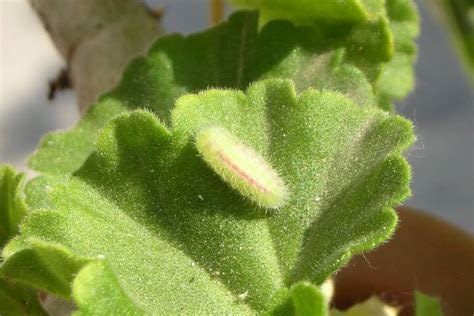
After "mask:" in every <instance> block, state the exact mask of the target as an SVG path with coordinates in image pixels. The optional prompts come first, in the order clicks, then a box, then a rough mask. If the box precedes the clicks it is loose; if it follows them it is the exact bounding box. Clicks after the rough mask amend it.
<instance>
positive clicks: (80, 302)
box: [72, 259, 146, 316]
mask: <svg viewBox="0 0 474 316" xmlns="http://www.w3.org/2000/svg"><path fill="white" fill-rule="evenodd" d="M72 288H73V295H74V300H75V302H76V304H77V306H78V311H76V312H75V313H74V315H75V316H79V315H88V316H90V315H146V314H145V312H144V311H143V310H141V309H140V308H139V307H138V306H137V305H136V304H135V302H133V301H132V300H131V299H130V297H128V296H127V294H126V293H125V292H124V291H123V290H122V288H121V286H120V284H119V282H118V280H117V278H116V276H115V273H114V272H113V271H112V270H111V268H110V266H109V264H108V263H107V262H106V260H103V259H100V260H96V261H94V262H91V263H89V264H88V265H86V266H85V267H84V268H83V269H82V270H81V271H80V272H79V274H78V275H77V277H76V278H75V279H74V283H73V286H72Z"/></svg>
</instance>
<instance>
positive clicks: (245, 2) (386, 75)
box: [231, 0, 419, 110]
mask: <svg viewBox="0 0 474 316" xmlns="http://www.w3.org/2000/svg"><path fill="white" fill-rule="evenodd" d="M231 2H234V3H235V4H238V5H240V6H243V7H246V8H252V9H259V10H260V12H261V16H262V19H261V23H262V24H264V23H266V22H268V21H270V20H273V19H287V20H290V21H293V22H295V23H296V24H298V25H316V26H318V27H319V28H320V29H321V30H322V31H323V32H325V33H327V34H330V35H331V36H333V37H340V36H341V34H344V35H343V38H344V43H345V46H346V47H348V48H349V54H348V61H349V62H351V63H353V64H354V65H356V66H357V67H359V68H360V69H362V70H363V71H364V73H365V74H366V76H367V77H368V78H369V80H370V82H371V83H372V84H373V88H374V92H375V93H376V95H377V99H378V104H379V106H380V107H381V108H383V109H386V110H389V109H390V108H391V102H392V101H393V100H398V99H402V98H404V97H405V96H406V95H407V94H408V93H409V92H410V91H411V90H412V89H413V86H414V71H413V63H414V62H415V60H416V45H415V39H416V37H417V36H418V33H419V18H418V14H417V10H416V6H415V4H414V2H413V1H412V0H360V1H359V0H351V1H334V0H321V1H293V0H278V1H272V0H231Z"/></svg>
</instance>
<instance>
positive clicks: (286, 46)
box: [29, 12, 383, 174]
mask: <svg viewBox="0 0 474 316" xmlns="http://www.w3.org/2000/svg"><path fill="white" fill-rule="evenodd" d="M257 24H258V14H256V13H254V12H239V13H236V14H234V15H232V16H231V17H230V19H229V21H227V22H225V23H222V24H221V25H219V26H217V27H215V28H212V29H210V30H207V31H205V32H201V33H197V34H193V35H190V36H188V37H182V36H180V35H170V36H166V37H163V38H161V39H159V40H158V41H157V42H156V43H155V44H154V45H153V46H152V48H151V49H150V51H149V53H148V56H146V57H140V58H137V59H135V60H133V61H131V62H130V65H129V66H128V67H127V69H126V71H125V73H124V75H123V78H122V81H121V82H120V84H119V85H118V87H117V88H116V89H114V90H113V91H111V92H110V93H108V94H106V95H105V96H103V97H102V98H101V99H100V100H99V101H98V103H97V104H96V105H94V106H92V107H91V109H90V110H89V112H88V113H87V114H86V115H85V116H84V117H83V118H82V119H81V121H80V122H79V124H78V125H77V126H76V127H75V128H74V129H72V130H71V131H68V132H55V133H52V134H49V135H47V136H46V137H45V138H44V139H43V140H42V142H41V145H40V148H39V149H38V151H37V152H36V153H35V154H34V155H33V156H32V157H31V158H30V161H29V165H30V167H31V168H33V169H35V170H37V171H41V172H45V173H49V174H67V173H70V172H73V171H75V170H77V169H78V168H79V167H80V166H81V165H82V164H83V163H84V161H85V159H86V158H87V157H88V155H89V154H90V153H91V152H92V151H93V150H94V144H95V140H96V137H97V132H98V130H99V129H100V128H102V127H103V126H104V125H105V124H106V123H107V122H108V121H109V120H110V119H111V118H112V117H114V116H115V115H117V114H119V113H121V112H124V111H128V110H133V109H148V110H150V111H153V112H154V113H155V114H157V115H158V116H159V117H160V118H162V119H163V120H164V121H165V122H167V123H169V121H170V119H169V116H170V112H171V110H172V109H173V107H174V105H175V101H176V99H178V98H179V97H180V96H182V95H184V94H186V93H190V92H197V91H201V90H205V89H208V88H209V87H224V88H236V89H242V90H244V89H246V88H247V86H248V85H249V84H250V83H251V82H253V81H256V80H258V79H262V78H274V77H278V78H288V79H293V80H294V81H295V83H296V87H297V89H298V91H302V90H304V89H306V88H309V87H313V88H318V89H323V90H334V91H338V92H341V93H343V94H345V95H346V96H348V97H350V98H352V99H353V100H354V101H356V102H357V103H358V104H360V105H368V106H370V105H373V104H375V99H374V96H373V93H372V87H371V85H370V83H369V82H368V81H367V79H366V77H365V75H364V73H363V72H362V71H361V70H359V69H358V68H356V67H355V66H353V65H351V64H350V63H348V60H349V57H347V58H346V56H349V55H350V54H349V52H348V49H349V48H348V49H346V46H347V47H352V49H349V50H350V51H354V49H353V48H356V44H357V39H358V38H359V37H360V36H359V35H361V34H362V35H363V32H362V33H361V32H359V33H361V34H359V33H357V32H356V33H355V34H356V35H357V34H359V35H357V36H356V35H354V36H349V35H347V33H348V32H343V34H342V35H338V36H336V34H333V33H328V34H326V33H323V32H322V31H321V30H319V29H316V28H314V27H296V26H294V25H293V24H291V23H289V22H285V21H279V22H274V23H269V24H268V25H266V26H265V27H264V28H263V29H262V30H261V31H260V32H259V31H258V26H257ZM381 32H382V31H381ZM382 33H383V32H382ZM348 36H349V37H350V38H351V39H350V40H347V41H348V42H346V38H347V37H348ZM375 38H378V37H377V36H376V37H375ZM375 42H376V43H375V44H377V43H378V42H377V40H375ZM375 44H374V45H375ZM348 54H349V55H348Z"/></svg>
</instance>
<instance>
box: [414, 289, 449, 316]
mask: <svg viewBox="0 0 474 316" xmlns="http://www.w3.org/2000/svg"><path fill="white" fill-rule="evenodd" d="M415 314H416V316H442V315H443V312H442V308H441V303H440V301H439V299H437V298H436V297H432V296H428V295H426V294H423V293H421V292H418V291H416V292H415Z"/></svg>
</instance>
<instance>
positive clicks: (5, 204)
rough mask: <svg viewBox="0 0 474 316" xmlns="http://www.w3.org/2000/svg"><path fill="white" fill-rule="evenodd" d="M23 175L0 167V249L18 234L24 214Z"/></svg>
mask: <svg viewBox="0 0 474 316" xmlns="http://www.w3.org/2000/svg"><path fill="white" fill-rule="evenodd" d="M24 178H25V175H24V174H23V173H18V174H17V173H16V172H15V170H14V169H13V168H12V167H11V166H8V165H4V166H0V248H1V247H3V246H4V245H5V243H6V242H7V241H8V240H9V239H11V238H13V237H14V236H15V235H16V234H17V233H18V228H19V223H20V221H21V219H22V218H23V216H24V215H25V213H26V204H25V202H24V197H23V192H22V185H23V180H24Z"/></svg>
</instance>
